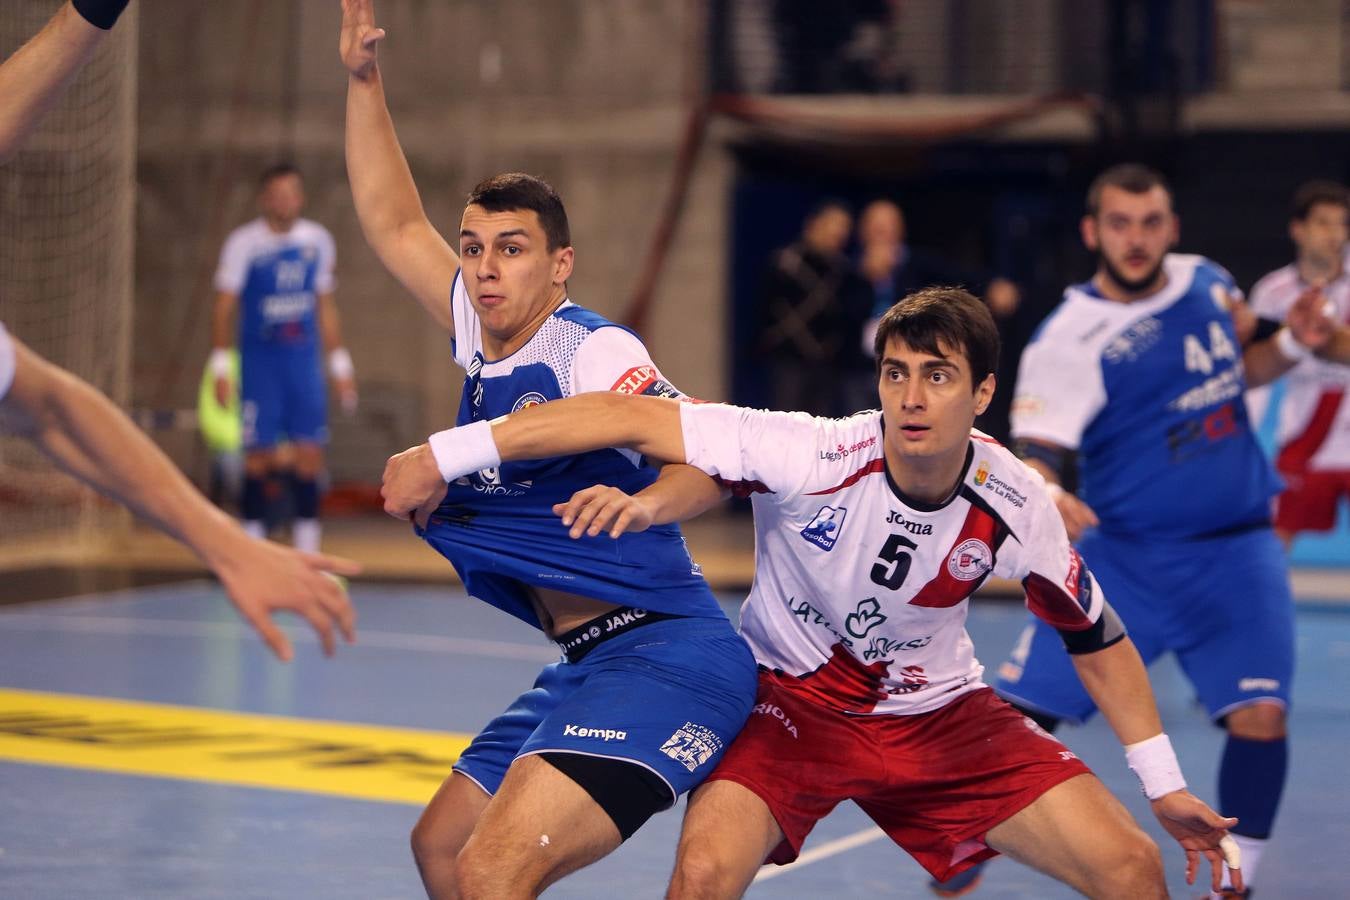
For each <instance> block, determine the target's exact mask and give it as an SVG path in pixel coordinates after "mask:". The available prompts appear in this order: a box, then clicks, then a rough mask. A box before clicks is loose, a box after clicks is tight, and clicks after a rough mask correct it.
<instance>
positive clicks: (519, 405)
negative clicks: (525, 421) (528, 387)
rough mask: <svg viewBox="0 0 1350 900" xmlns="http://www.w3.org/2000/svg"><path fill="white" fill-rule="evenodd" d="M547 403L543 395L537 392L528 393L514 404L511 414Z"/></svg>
mask: <svg viewBox="0 0 1350 900" xmlns="http://www.w3.org/2000/svg"><path fill="white" fill-rule="evenodd" d="M547 402H548V398H547V397H545V396H544V395H543V394H541V393H539V392H538V391H530V392H529V393H528V394H526V395H525V396H523V397H521V398H520V399H519V400H517V401H516V402H515V405H514V406H512V407H511V412H513V413H514V412H520V411H521V410H522V409H529V408H530V407H531V406H538V405H539V404H541V403H547Z"/></svg>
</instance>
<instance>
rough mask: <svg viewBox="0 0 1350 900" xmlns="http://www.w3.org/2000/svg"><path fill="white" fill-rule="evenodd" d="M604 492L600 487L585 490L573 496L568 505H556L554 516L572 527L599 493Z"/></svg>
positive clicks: (595, 486)
mask: <svg viewBox="0 0 1350 900" xmlns="http://www.w3.org/2000/svg"><path fill="white" fill-rule="evenodd" d="M601 490H603V488H601V487H600V486H599V485H594V486H592V487H588V488H583V489H581V490H579V491H577V492H576V493H575V494H573V495H572V496H571V497H570V498H569V499H568V501H567V502H566V503H556V504H554V506H553V514H554V515H555V516H558V517H560V518H561V519H562V523H563V524H564V525H571V524H572V523H573V522H575V521H576V518H577V514H578V513H580V512H581V510H582V509H584V508H585V507H586V504H587V503H589V502H590V501H591V498H593V497H594V496H595V495H596V494H597V493H598V492H599V491H601Z"/></svg>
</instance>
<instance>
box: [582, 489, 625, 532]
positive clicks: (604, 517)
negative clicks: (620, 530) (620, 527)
mask: <svg viewBox="0 0 1350 900" xmlns="http://www.w3.org/2000/svg"><path fill="white" fill-rule="evenodd" d="M627 499H628V498H627V497H624V498H622V499H620V498H618V497H609V498H606V499H605V500H604V501H603V502H602V503H601V504H600V508H599V509H597V510H596V511H595V515H594V516H592V517H591V524H590V525H589V526H588V527H587V528H586V533H587V534H589V535H590V536H591V537H598V536H599V535H600V532H602V531H604V530H605V529H606V528H608V527H609V526H610V523H612V522H613V521H614V517H615V516H617V515H618V514H619V513H620V512H621V511H622V510H623V507H624V501H625V500H627Z"/></svg>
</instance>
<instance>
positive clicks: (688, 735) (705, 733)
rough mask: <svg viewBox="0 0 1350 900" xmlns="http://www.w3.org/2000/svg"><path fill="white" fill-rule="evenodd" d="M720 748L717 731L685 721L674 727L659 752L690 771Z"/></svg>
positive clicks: (710, 757)
mask: <svg viewBox="0 0 1350 900" xmlns="http://www.w3.org/2000/svg"><path fill="white" fill-rule="evenodd" d="M721 750H722V739H721V738H720V737H718V736H717V732H715V731H713V730H712V729H711V728H708V727H706V726H704V725H695V724H694V723H693V722H685V723H684V725H683V726H682V727H680V728H677V729H675V733H674V734H672V735H671V736H670V737H669V738H668V739H667V740H666V742H665V743H664V744H662V745H661V752H662V753H664V754H665V755H666V756H669V757H670V758H671V759H673V760H675V761H676V762H677V763H679V764H680V765H682V766H684V767H685V768H686V769H688V770H689V771H690V772H692V771H694V770H695V769H697V768H698V767H699V766H701V765H703V764H704V763H706V762H707V761H708V760H710V759H712V758H713V757H714V756H716V755H717V754H718V753H720V752H721Z"/></svg>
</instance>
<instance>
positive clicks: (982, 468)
mask: <svg viewBox="0 0 1350 900" xmlns="http://www.w3.org/2000/svg"><path fill="white" fill-rule="evenodd" d="M988 477H989V463H987V462H985V461H984V460H980V465H979V467H978V468H976V469H975V486H976V487H984V480H985V479H986V478H988Z"/></svg>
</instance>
